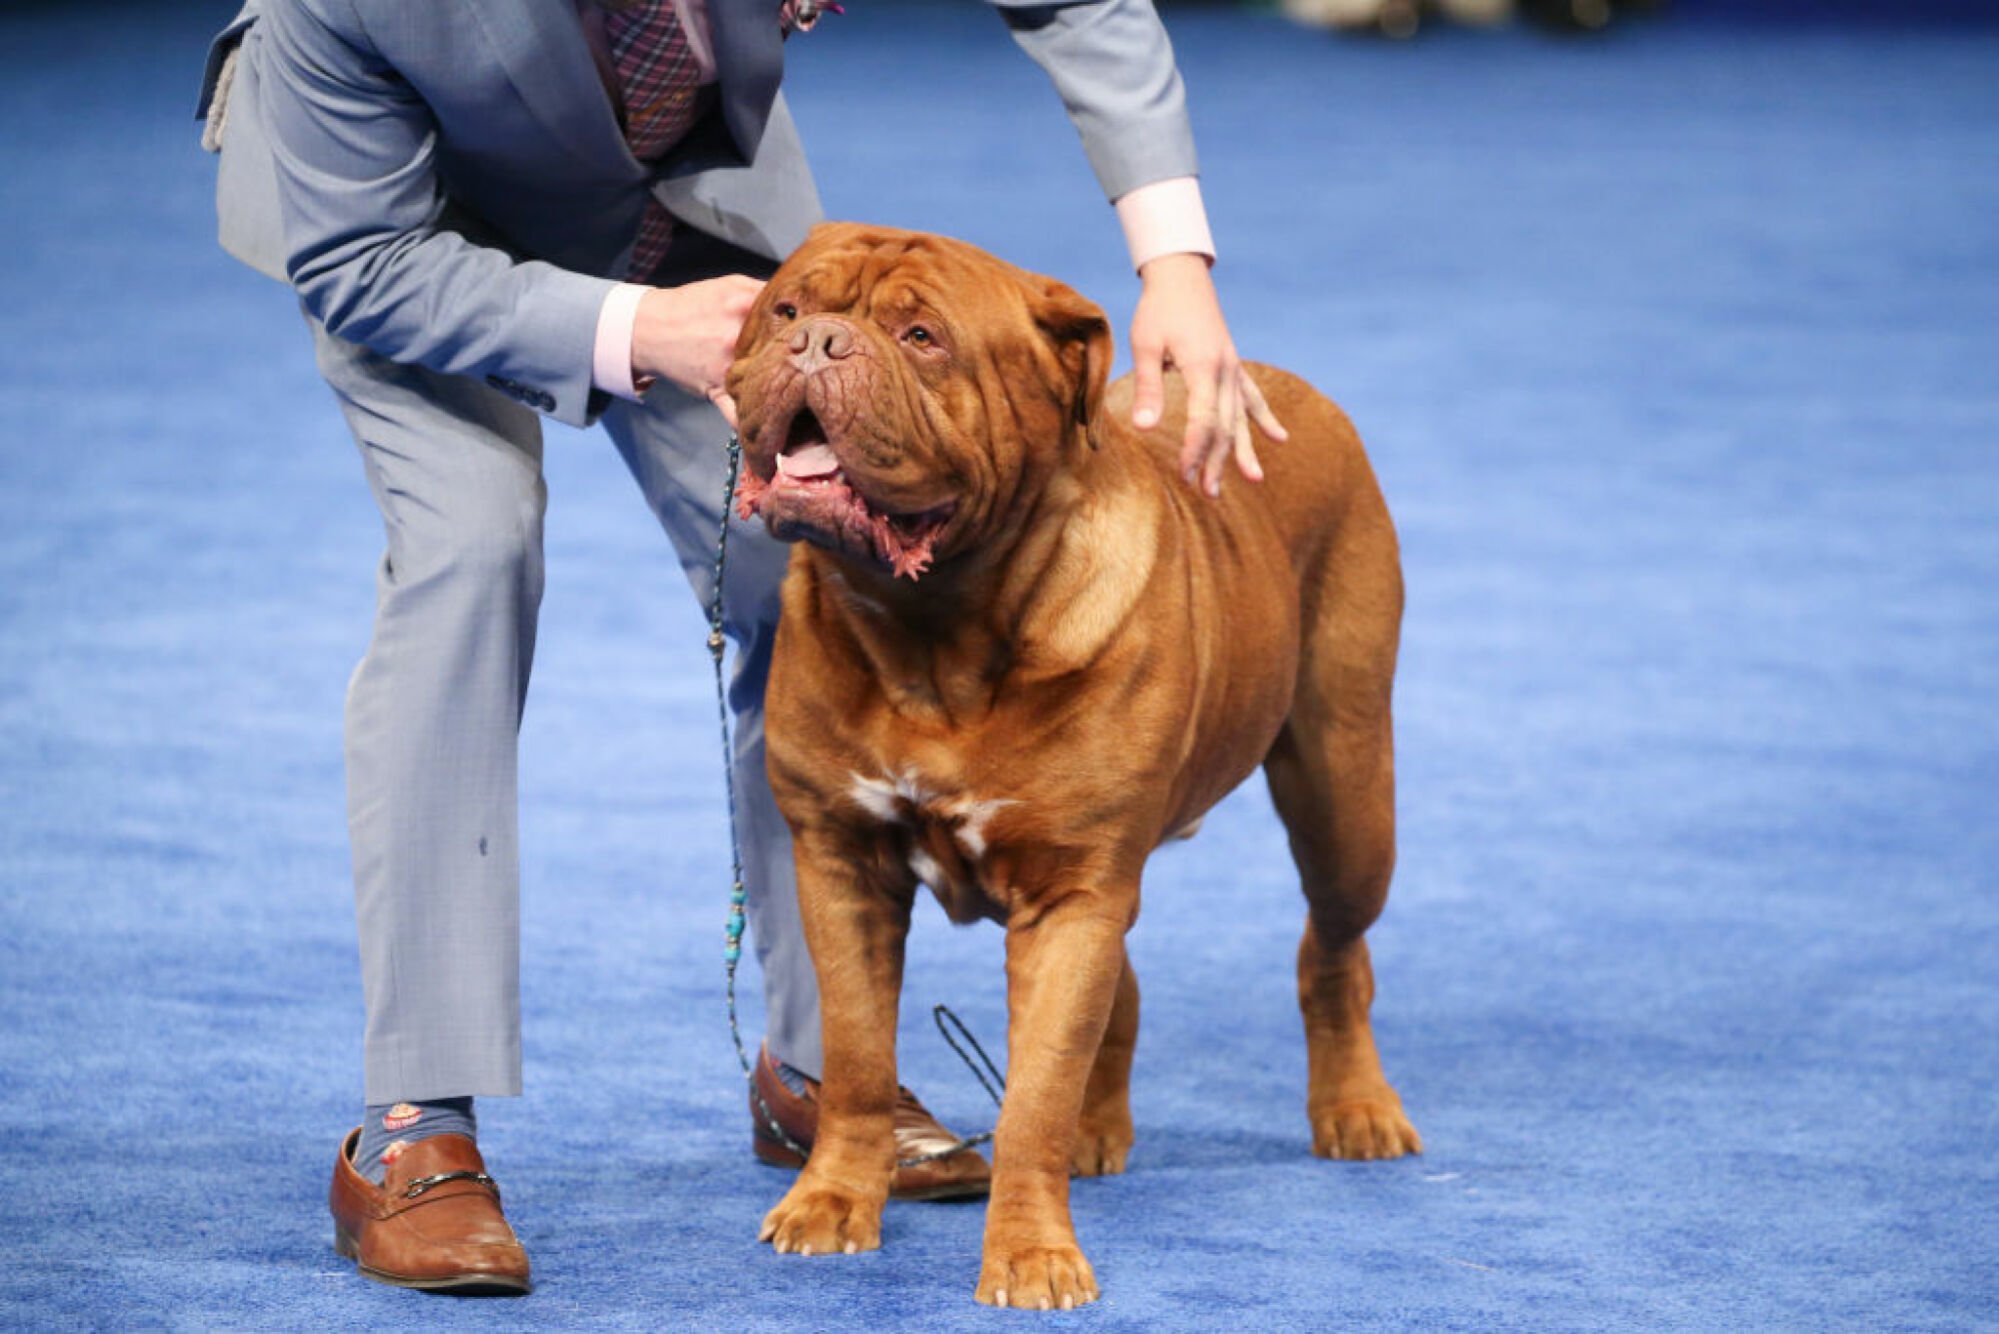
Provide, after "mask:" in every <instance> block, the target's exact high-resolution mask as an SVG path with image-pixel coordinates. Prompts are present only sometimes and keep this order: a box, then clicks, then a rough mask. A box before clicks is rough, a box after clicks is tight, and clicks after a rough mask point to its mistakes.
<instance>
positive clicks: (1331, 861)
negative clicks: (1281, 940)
mask: <svg viewBox="0 0 1999 1334" xmlns="http://www.w3.org/2000/svg"><path fill="white" fill-rule="evenodd" d="M1378 507H1379V502H1378V501H1376V502H1375V509H1372V510H1367V511H1363V512H1362V513H1361V514H1359V515H1355V516H1353V517H1352V518H1350V520H1349V522H1348V523H1347V524H1345V525H1344V526H1343V529H1342V531H1341V533H1340V534H1339V539H1338V540H1336V541H1335V542H1334V543H1332V544H1331V547H1330V549H1329V550H1328V551H1327V553H1326V555H1325V559H1324V560H1323V561H1322V563H1321V568H1320V569H1319V571H1318V572H1317V574H1318V577H1317V578H1315V579H1312V580H1309V581H1308V583H1307V589H1308V596H1307V602H1306V607H1305V620H1304V624H1303V630H1302V634H1301V643H1300V664H1299V672H1298V688H1297V694H1296V696H1295V698H1294V700H1293V703H1292V709H1291V716H1290V717H1289V718H1288V719H1287V720H1286V722H1285V725H1284V728H1283V730H1282V731H1281V732H1280V733H1279V734H1278V737H1277V741H1276V743H1275V744H1274V745H1273V746H1272V747H1271V750H1270V753H1269V755H1268V756H1267V757H1266V758H1265V760H1264V776H1265V777H1266V778H1267V779H1268V781H1269V783H1270V794H1271V797H1272V799H1273V801H1274V802H1275V804H1276V806H1277V812H1278V814H1279V815H1280V816H1281V817H1282V818H1283V820H1284V825H1285V828H1286V830H1287V831H1288V832H1289V834H1290V837H1291V855H1292V857H1293V859H1294V860H1296V862H1297V863H1298V874H1299V878H1300V881H1301V882H1302V884H1303V887H1304V891H1305V901H1306V906H1307V912H1306V919H1305V936H1304V939H1303V941H1301V942H1300V944H1299V947H1298V1005H1299V1008H1300V1009H1301V1010H1302V1011H1303V1012H1304V1018H1305V1044H1306V1050H1307V1055H1308V1063H1309V1068H1310V1079H1311V1083H1310V1089H1309V1092H1308V1094H1307V1098H1306V1109H1307V1111H1308V1112H1309V1113H1310V1115H1311V1119H1312V1151H1313V1152H1314V1153H1316V1154H1318V1155H1319V1156H1321V1157H1324V1158H1399V1157H1401V1156H1402V1155H1403V1154H1405V1153H1420V1152H1421V1151H1422V1147H1423V1146H1422V1141H1421V1139H1420V1138H1418V1136H1417V1134H1416V1129H1415V1127H1414V1126H1412V1125H1410V1124H1409V1119H1408V1117H1407V1116H1406V1115H1404V1113H1403V1110H1402V1099H1401V1098H1400V1097H1399V1096H1398V1095H1397V1094H1396V1092H1395V1090H1394V1089H1393V1088H1392V1087H1391V1086H1390V1085H1389V1083H1388V1079H1387V1077H1386V1076H1385V1075H1384V1074H1383V1073H1382V1069H1381V1057H1380V1055H1379V1054H1378V1053H1377V1051H1376V1050H1375V1045H1374V1031H1373V1029H1372V1027H1371V1026H1370V1025H1369V1022H1368V1009H1369V1007H1370V1005H1372V1003H1373V1001H1374V969H1373V966H1372V965H1371V964H1370V962H1369V960H1368V952H1367V941H1366V939H1365V933H1366V931H1367V928H1368V927H1369V926H1370V925H1372V924H1373V922H1374V920H1375V918H1376V917H1377V916H1379V915H1380V913H1381V908H1382V905H1383V904H1384V903H1385V902H1386V901H1387V898H1388V881H1389V877H1390V875H1391V874H1392V873H1393V871H1394V869H1395V761H1394V744H1393V734H1392V729H1391V721H1390V705H1389V694H1390V686H1391V683H1392V681H1393V679H1394V671H1395V650H1396V638H1397V633H1398V628H1399V625H1400V621H1401V612H1402V589H1401V578H1400V574H1399V571H1398V569H1397V566H1396V558H1395V545H1394V538H1393V535H1392V532H1390V531H1388V530H1387V514H1386V511H1385V510H1379V509H1378ZM1377 511H1378V512H1377Z"/></svg>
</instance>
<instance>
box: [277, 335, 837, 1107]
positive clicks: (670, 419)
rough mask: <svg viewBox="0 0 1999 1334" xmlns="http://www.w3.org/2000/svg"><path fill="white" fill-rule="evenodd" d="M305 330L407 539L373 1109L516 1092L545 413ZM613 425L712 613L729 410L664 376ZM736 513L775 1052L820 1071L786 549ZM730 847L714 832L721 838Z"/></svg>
mask: <svg viewBox="0 0 1999 1334" xmlns="http://www.w3.org/2000/svg"><path fill="white" fill-rule="evenodd" d="M308 322H309V323H311V324H312V328H313V336H314V341H315V344H316V349H317V354H318V360H319V368H320V372H321V374H322V375H324V376H325V378H326V381H327V383H328V384H329V385H330V386H332V388H333V391H334V393H335V395H336V396H337V397H338V398H339V401H340V405H341V408H342V410H343V411H344V413H345V414H346V418H347V422H348V425H349V427H350V428H351V429H352V431H353V433H354V438H355V441H356V442H357V444H358V445H359V446H360V451H361V458H362V462H363V465H364V466H365V468H366V471H367V476H368V484H369V486H370V488H371V489H372V490H373V492H374V496H375V502H376V504H377V505H378V506H379V507H380V508H381V512H382V520H383V525H384V527H385V529H386V533H387V539H388V547H387V550H386V552H385V553H384V555H383V557H382V562H381V565H380V569H379V573H378V579H377V584H378V601H377V608H376V615H375V627H374V634H373V637H372V639H371V641H370V643H369V645H368V651H367V655H366V656H365V657H364V658H363V659H362V661H361V664H360V666H359V667H358V668H356V669H355V672H354V676H353V680H352V682H351V683H350V685H349V688H348V694H347V727H346V751H347V794H348V821H349V828H350V833H351V837H352V842H353V854H354V890H355V913H356V919H357V924H358V927H359V933H360V944H361V978H362V989H363V995H364V999H365V1002H366V1008H367V1029H366V1037H365V1057H366V1078H367V1101H368V1102H370V1103H385V1102H398V1101H404V1100H409V1101H416V1100H422V1099H431V1098H443V1097H456V1096H462V1095H467V1094H471V1095H510V1094H517V1093H519V1092H520V1091H521V1046H520V961H519V960H520V858H519V835H518V825H519V821H518V816H517V783H516V775H517V770H518V744H517V743H518V735H519V729H520V720H521V709H522V705H523V702H524V700H525V699H526V695H527V687H528V676H529V672H530V669H531V667H532V665H533V661H534V645H535V624H536V617H537V615H538V613H539V609H540V605H541V593H542V516H543V513H544V511H545V509H546V506H547V495H548V493H547V488H546V486H545V484H544V482H543V480H542V474H541V447H542V446H541V422H540V419H539V418H538V417H537V416H536V414H535V413H533V412H532V411H530V410H528V409H527V408H525V407H522V406H521V405H520V404H518V403H516V402H514V401H512V400H511V399H509V398H507V397H506V396H505V395H503V394H501V393H499V392H498V391H496V390H494V389H492V388H489V387H488V386H486V385H484V384H482V383H480V382H478V381H476V380H472V379H468V378H464V377H459V376H450V375H441V374H438V373H437V372H434V371H430V370H426V369H424V368H423V367H421V366H415V365H402V364H397V363H395V362H391V361H389V360H388V359H386V358H384V357H381V356H379V355H377V354H375V353H372V352H370V351H368V350H367V349H365V348H363V347H361V346H359V345H358V344H355V343H352V342H349V341H347V340H345V339H342V338H339V337H336V336H334V335H332V334H329V333H327V332H326V331H325V330H324V329H323V328H322V327H321V326H320V325H319V324H318V323H317V322H316V321H311V320H310V317H308ZM603 421H604V424H605V426H606V428H607V429H608V431H609V433H610V435H611V438H612V440H613V441H614V442H615V443H616V445H617V447H618V450H619V452H620V453H621V454H622V455H623V456H624V459H625V462H626V464H627V465H628V466H629V467H630V469H631V471H632V475H633V476H634V477H635V478H636V479H637V480H638V483H639V488H640V490H641V491H642V492H643V493H644V496H645V499H646V502H647V504H648V505H650V506H651V507H652V511H653V513H654V514H655V515H656V516H657V517H658V519H659V521H660V524H661V525H662V526H663V527H664V528H665V529H666V532H667V536H668V537H669V538H670V539H671V540H672V542H673V546H674V550H675V551H676V552H677V553H678V555H679V557H680V563H681V567H682V568H683V569H684V570H685V571H686V573H687V578H688V582H689V584H691V585H692V587H693V590H694V593H695V595H696V596H697V597H698V598H700V599H701V600H702V602H703V604H704V605H705V604H706V601H707V599H708V597H709V596H710V592H711V590H712V586H713V559H714V543H715V535H716V532H717V525H718V524H719V523H720V522H721V517H722V510H723V503H722V496H721V488H722V484H723V475H724V470H725V467H726V462H725V457H724V451H723V448H722V445H723V442H724V441H725V440H726V439H727V438H728V434H727V432H728V428H727V427H726V426H725V425H724V424H723V421H722V418H721V415H720V414H719V413H718V412H717V411H716V410H715V409H714V407H713V406H712V405H710V404H708V403H707V402H705V401H702V400H699V399H695V398H692V397H690V396H688V395H685V394H681V393H679V392H677V391H675V390H673V389H672V388H670V387H669V386H666V385H663V384H662V385H660V386H659V387H657V388H655V389H654V390H653V391H652V393H651V394H650V395H649V396H648V401H647V402H645V403H643V404H633V403H625V402H617V403H615V404H614V405H613V406H612V408H611V409H610V410H608V411H607V412H606V413H605V415H604V418H603ZM734 522H736V527H735V528H734V529H733V530H732V531H731V533H730V539H729V568H728V573H727V580H728V588H727V590H726V598H725V605H726V609H727V622H726V627H725V628H726V629H727V632H728V634H729V636H730V638H731V639H732V640H733V641H734V642H735V645H736V654H735V658H734V664H735V665H734V673H733V676H732V678H731V680H730V682H729V704H730V708H731V710H732V712H733V715H734V719H735V750H736V753H735V755H734V757H733V759H734V768H735V783H736V800H737V808H738V813H739V819H740V821H741V826H742V839H743V854H744V874H745V882H746V886H747V888H748V890H749V916H750V928H751V933H752V942H753V944H754V946H755V950H756V956H757V959H758V962H759V964H760V966H761V968H762V972H763V981H764V995H765V1001H766V1005H767V1010H768V1019H767V1028H766V1035H767V1039H768V1041H769V1043H770V1046H771V1051H772V1053H773V1054H774V1055H776V1056H777V1057H779V1059H781V1060H784V1061H786V1062H788V1063H790V1064H791V1065H794V1066H796V1067H798V1068H799V1069H801V1070H804V1071H806V1072H807V1073H809V1074H814V1075H816V1074H817V1073H818V1072H819V1062H820V1057H819V1013H818V993H817V990H816V986H815V983H814V978H813V972H812V961H811V958H810V956H809V954H808V953H807V951H806V946H805V934H804V930H803V928H802V927H801V925H800V922H799V917H798V902H797V890H796V883H795V881H794V878H793V869H792V861H791V844H790V836H789V833H788V831H787V830H786V828H785V825H784V821H783V818H782V817H781V816H780V815H779V814H778V811H777V807H776V804H775V803H774V802H773V800H772V798H771V794H770V786H769V782H768V780H767V779H766V777H765V774H764V741H763V691H764V683H765V681H766V680H767V679H768V676H769V671H770V654H771V646H772V640H773V637H774V635H775V633H776V628H777V612H778V584H779V581H780V580H781V578H782V576H783V571H784V563H785V557H786V548H784V547H783V546H781V545H780V544H778V543H776V542H774V541H772V540H771V539H770V538H769V537H768V536H767V535H766V534H764V533H763V531H762V530H761V528H754V529H753V528H750V527H747V526H745V525H743V524H741V523H740V521H734ZM725 837H726V835H725V834H724V832H723V831H722V830H721V829H720V828H719V827H718V828H717V829H716V831H715V839H716V843H717V847H718V849H719V847H720V845H721V843H722V840H723V839H724V838H725ZM717 908H718V911H719V909H720V904H719V901H718V904H717Z"/></svg>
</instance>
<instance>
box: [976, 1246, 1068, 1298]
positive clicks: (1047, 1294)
mask: <svg viewBox="0 0 1999 1334" xmlns="http://www.w3.org/2000/svg"><path fill="white" fill-rule="evenodd" d="M973 1295H974V1296H975V1297H977V1298H978V1299H979V1300H980V1301H982V1302H984V1303H985V1304H986V1305H987V1306H1013V1307H1018V1308H1019V1309H1021V1310H1023V1311H1068V1310H1073V1309H1074V1308H1075V1307H1078V1306H1081V1305H1083V1304H1084V1303H1085V1302H1093V1301H1095V1300H1096V1299H1097V1297H1098V1292H1097V1276H1096V1274H1095V1272H1094V1271H1092V1270H1091V1268H1090V1262H1089V1261H1088V1260H1085V1259H1084V1258H1083V1252H1082V1251H1080V1250H1078V1249H1077V1248H1076V1247H1074V1246H1067V1245H1063V1246H1021V1247H1013V1248H1009V1247H996V1246H992V1245H988V1246H987V1247H986V1259H985V1264H984V1266H983V1267H981V1268H980V1270H979V1290H978V1291H977V1292H976V1293H974V1294H973Z"/></svg>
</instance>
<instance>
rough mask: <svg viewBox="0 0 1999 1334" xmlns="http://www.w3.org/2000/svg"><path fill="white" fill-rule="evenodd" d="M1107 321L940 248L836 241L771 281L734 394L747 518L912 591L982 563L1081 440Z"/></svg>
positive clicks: (1023, 277) (1047, 284) (846, 232)
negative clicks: (967, 559)
mask: <svg viewBox="0 0 1999 1334" xmlns="http://www.w3.org/2000/svg"><path fill="white" fill-rule="evenodd" d="M1110 358H1111V347H1110V331H1109V326H1108V324H1107V323H1106V321H1105V320H1104V316H1103V312H1102V311H1101V310H1099V309H1098V308H1097V307H1096V306H1094V305H1092V304H1090V303H1089V302H1087V301H1085V300H1083V299H1082V298H1081V297H1079V296H1077V295H1076V294H1075V293H1074V292H1072V291H1070V290H1069V289H1068V288H1066V287H1064V286H1062V285H1061V284H1060V283H1056V282H1053V281H1051V280H1049V279H1045V278H1037V277H1035V276H1034V275H1032V274H1028V273H1025V272H1023V271H1021V270H1019V269H1016V268H1014V267H1013V266H1012V265H1009V264H1006V263H1003V262H1002V261H1000V260H998V259H995V258H993V257H992V256H991V255H988V254H986V253H985V252H983V251H980V250H978V249H976V248H974V247H972V246H969V245H966V244H964V243H962V242H958V241H952V240H948V239H946V238H943V237H936V236H927V235H921V234H918V233H913V232H903V231H895V230H892V229H889V228H881V227H863V226H858V225H854V224H844V223H843V224H827V225H823V226H820V227H817V228H815V229H814V230H813V232H812V235H811V237H810V238H809V239H808V240H807V241H806V243H805V244H804V245H803V246H801V247H800V248H799V249H798V251H797V253H795V254H794V255H793V256H792V257H791V258H790V259H789V260H787V261H786V262H785V264H784V266H783V267H782V268H780V269H779V270H778V271H777V273H776V274H775V275H773V276H772V278H771V280H770V283H769V284H768V285H767V286H766V287H765V288H764V290H763V293H762V295H761V296H759V298H758V300H757V303H756V306H755V308H754V309H753V310H752V311H751V312H750V317H749V320H748V321H747V322H746V323H745V325H744V327H743V334H742V338H741V340H740V341H739V342H738V343H737V345H736V363H735V365H734V366H733V367H732V368H731V369H730V372H729V381H728V389H729V392H730V394H731V395H733V396H734V398H735V400H736V406H737V413H738V420H739V423H740V434H741V436H742V441H743V462H744V467H743V473H742V479H741V482H740V484H739V486H738V488H737V493H736V499H737V506H738V510H739V512H740V513H741V514H742V515H743V517H745V518H749V517H751V516H753V515H762V516H763V519H764V523H765V525H766V526H767V527H768V528H769V530H770V532H771V533H772V535H774V536H776V537H778V538H780V539H782V540H784V541H799V540H804V541H808V542H811V543H813V544H814V545H815V546H819V547H823V548H825V549H827V550H829V551H833V552H837V553H840V554H842V555H844V556H846V557H848V558H850V559H851V560H852V561H853V562H854V563H856V564H858V565H860V566H862V567H864V568H874V569H878V570H881V571H882V572H884V573H885V574H887V575H889V576H891V577H893V576H907V577H909V578H911V579H915V578H916V577H917V576H919V575H921V574H922V573H923V572H924V571H925V570H928V569H930V568H931V567H932V566H933V565H934V564H935V563H937V562H939V561H944V560H949V559H950V558H951V557H953V556H954V555H957V554H959V553H961V552H964V551H967V550H970V549H973V548H974V547H977V546H978V545H979V544H980V543H981V542H982V541H983V540H984V539H986V538H988V537H990V536H991V535H992V534H994V533H996V532H999V531H1001V530H1002V529H1003V528H1004V526H1005V522H1006V519H1007V517H1008V516H1009V515H1010V513H1011V512H1012V511H1013V510H1014V508H1015V507H1016V506H1017V505H1018V504H1020V503H1021V501H1022V500H1023V499H1024V498H1028V497H1030V496H1031V494H1032V493H1033V492H1034V490H1035V489H1036V488H1038V486H1039V485H1040V484H1041V483H1043V482H1045V480H1046V478H1047V477H1048V475H1050V473H1052V472H1053V471H1054V470H1055V469H1056V468H1057V467H1059V466H1060V463H1061V460H1062V458H1063V457H1064V456H1065V455H1066V453H1067V452H1068V451H1069V450H1071V449H1073V448H1077V447H1080V446H1081V445H1082V443H1083V442H1084V440H1085V439H1086V438H1087V435H1088V432H1089V429H1090V423H1091V422H1092V421H1093V419H1094V417H1095V414H1096V408H1097V402H1098V399H1099V398H1100V397H1101V395H1102V392H1103V385H1104V379H1105V376H1106V373H1107V371H1108V369H1109V365H1110Z"/></svg>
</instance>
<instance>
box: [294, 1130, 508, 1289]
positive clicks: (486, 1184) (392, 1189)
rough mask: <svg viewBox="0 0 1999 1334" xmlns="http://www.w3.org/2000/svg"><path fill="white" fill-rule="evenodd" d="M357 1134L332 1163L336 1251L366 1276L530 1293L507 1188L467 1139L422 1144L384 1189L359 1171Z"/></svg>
mask: <svg viewBox="0 0 1999 1334" xmlns="http://www.w3.org/2000/svg"><path fill="white" fill-rule="evenodd" d="M360 1140H361V1132H360V1131H359V1130H355V1131H354V1132H353V1133H352V1134H350V1135H348V1136H347V1138H346V1140H345V1141H344V1142H343V1143H342V1144H341V1146H340V1158H339V1160H338V1161H337V1162H335V1163H334V1164H333V1187H332V1189H331V1190H330V1191H329V1192H328V1193H327V1204H328V1206H329V1207H330V1208H331V1209H332V1210H333V1249H334V1250H335V1251H338V1252H339V1253H340V1254H341V1255H344V1256H346V1257H347V1258H348V1259H350V1260H353V1261H354V1262H355V1264H356V1265H357V1266H359V1268H360V1270H361V1273H362V1276H363V1277H366V1278H372V1279H374V1280H375V1281H376V1282H377V1283H393V1284H395V1285H396V1286H397V1287H402V1288H424V1289H428V1290H430V1291H433V1292H455V1293H463V1294H466V1295H472V1294H482V1293H483V1294H490V1295H513V1294H519V1293H524V1292H528V1291H530V1290H531V1289H532V1287H533V1284H531V1283H530V1282H529V1281H528V1255H527V1252H526V1251H525V1250H523V1249H522V1248H521V1243H520V1239H519V1238H518V1237H516V1236H514V1230H513V1229H512V1228H510V1227H508V1226H507V1219H506V1216H505V1215H504V1214H502V1213H501V1212H500V1188H499V1187H498V1186H496V1185H494V1184H493V1178H491V1177H489V1176H487V1175H486V1164H485V1162H484V1161H483V1160H481V1159H480V1157H479V1146H478V1145H476V1144H474V1143H473V1142H472V1141H471V1140H470V1139H468V1138H466V1137H465V1136H463V1135H435V1136H432V1137H431V1138H430V1139H422V1140H418V1141H417V1142H416V1143H414V1144H412V1145H410V1146H409V1148H408V1149H406V1150H404V1151H403V1154H402V1156H401V1157H399V1158H397V1159H396V1160H395V1161H394V1162H393V1163H390V1164H389V1172H388V1176H387V1178H386V1179H385V1180H384V1181H383V1182H382V1184H381V1185H379V1186H377V1185H376V1184H375V1183H374V1182H372V1181H370V1180H368V1178H366V1177H364V1176H362V1175H361V1174H360V1173H359V1172H357V1171H355V1170H354V1146H355V1145H356V1144H358V1143H359V1142H360Z"/></svg>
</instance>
